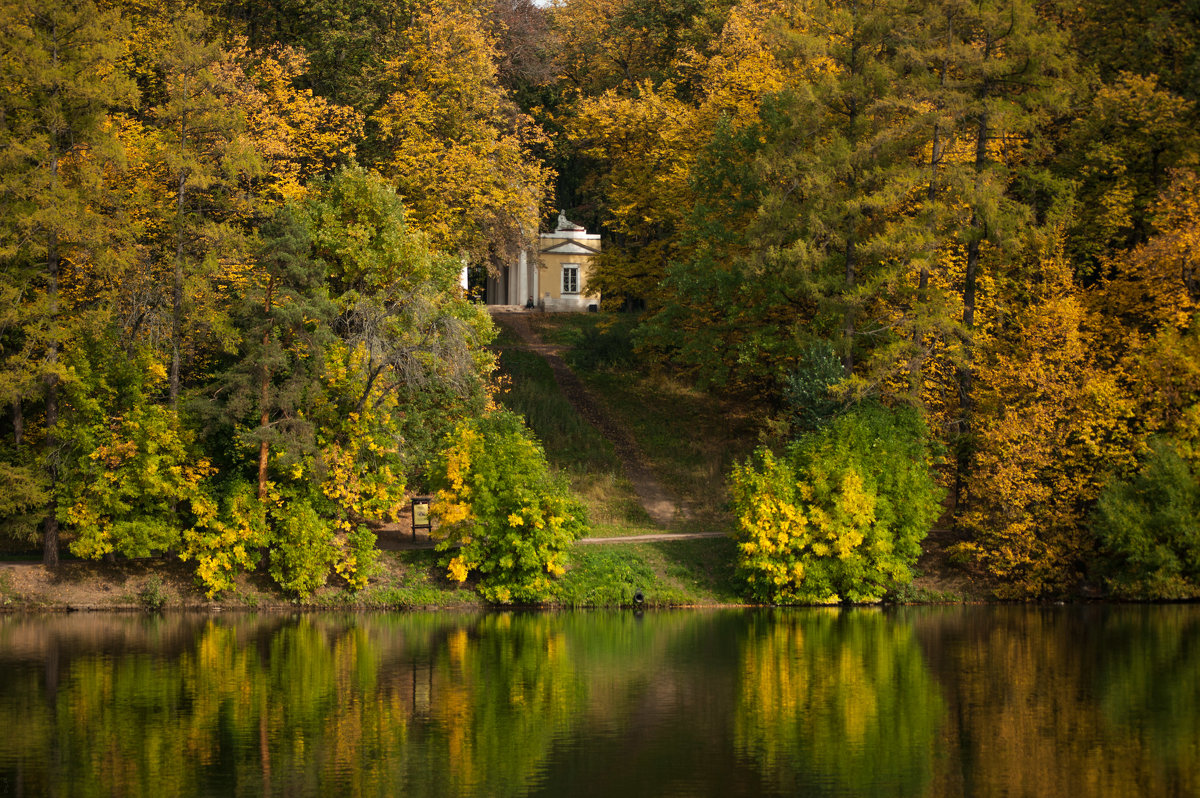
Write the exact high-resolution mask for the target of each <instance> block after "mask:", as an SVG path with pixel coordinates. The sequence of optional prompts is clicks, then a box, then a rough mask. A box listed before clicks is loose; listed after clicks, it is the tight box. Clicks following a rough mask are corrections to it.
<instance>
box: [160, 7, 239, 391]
mask: <svg viewBox="0 0 1200 798" xmlns="http://www.w3.org/2000/svg"><path fill="white" fill-rule="evenodd" d="M210 26H211V20H209V19H208V18H207V17H205V16H204V15H203V14H202V13H201V12H199V11H195V10H190V9H189V10H185V11H183V12H181V13H180V14H179V15H178V16H177V17H176V18H175V19H174V20H173V21H172V24H171V26H170V29H169V30H168V32H167V35H168V40H167V41H166V42H164V43H162V44H161V45H160V46H161V49H160V51H159V52H158V62H157V64H156V68H157V70H158V71H159V72H160V80H161V86H162V90H163V101H162V103H161V104H160V105H158V106H156V107H155V108H154V109H153V110H152V112H151V115H152V117H153V118H154V120H155V123H156V125H157V126H158V127H159V128H160V130H161V131H162V143H161V148H160V149H159V151H158V153H157V157H158V158H159V159H161V166H160V171H161V173H162V175H163V177H164V178H165V181H166V183H167V185H166V186H164V187H163V188H165V189H167V190H168V191H169V192H170V194H169V196H170V197H171V201H170V205H169V206H168V207H169V210H168V208H167V207H164V209H163V211H164V213H165V214H166V215H167V216H168V217H169V222H166V223H165V224H164V228H165V230H169V231H170V232H169V235H167V236H164V237H163V239H162V240H161V242H160V246H162V248H163V249H162V253H161V257H162V259H163V260H164V261H165V262H168V263H170V264H171V278H170V279H171V289H170V297H171V299H170V306H171V322H170V331H171V332H170V340H171V359H170V363H171V366H170V379H171V382H170V399H171V404H172V405H177V404H178V401H179V394H180V390H181V384H182V379H183V375H182V369H183V357H184V349H185V346H186V344H187V343H188V340H187V339H188V338H189V335H188V333H189V332H194V331H196V330H197V329H203V327H205V326H208V327H210V328H211V327H212V320H211V319H208V318H207V315H211V314H212V313H215V312H216V311H217V309H216V305H217V302H216V301H215V300H214V301H212V302H210V303H209V306H208V307H207V308H199V307H196V306H195V305H196V303H195V302H193V301H192V299H193V298H194V297H198V296H204V295H206V293H207V292H206V291H205V290H204V288H203V287H202V286H201V285H200V283H202V282H203V279H202V276H201V274H200V267H201V265H202V264H205V263H207V265H208V266H209V267H210V268H211V267H214V266H215V265H216V264H215V262H214V261H219V260H220V259H221V257H222V256H224V257H226V258H229V257H233V258H235V259H240V258H241V257H243V256H244V254H245V252H244V250H245V241H244V239H243V237H242V236H241V235H240V234H241V233H242V232H243V231H242V230H241V229H240V227H239V224H238V222H240V221H243V220H244V217H246V216H248V215H250V214H251V213H252V212H253V210H254V209H253V207H246V206H245V205H246V203H247V202H250V203H251V206H252V205H253V198H252V195H250V194H248V193H247V192H239V191H237V188H238V183H239V179H240V178H241V177H242V176H248V175H254V174H257V173H258V172H259V171H261V169H262V162H261V159H260V157H259V155H258V153H257V152H256V150H255V149H254V147H253V145H252V144H251V143H250V141H249V139H248V138H247V137H246V136H244V135H242V133H243V129H244V123H245V120H244V116H243V114H242V113H241V111H240V110H239V109H238V108H237V106H236V105H235V103H234V101H233V95H234V93H235V91H236V86H235V84H234V81H233V79H232V70H231V69H230V68H229V63H228V62H229V61H230V56H229V54H228V53H226V52H225V51H224V50H223V49H222V47H221V45H220V43H219V42H218V41H217V40H216V38H215V36H214V34H213V32H212V31H211V30H210ZM239 217H242V218H239ZM231 221H232V222H233V223H232V224H231V223H230V222H231ZM203 310H207V311H208V314H206V313H204V312H202V311H203Z"/></svg>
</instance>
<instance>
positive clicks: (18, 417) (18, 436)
mask: <svg viewBox="0 0 1200 798" xmlns="http://www.w3.org/2000/svg"><path fill="white" fill-rule="evenodd" d="M12 425H13V446H15V447H16V448H18V449H20V448H21V444H22V443H24V442H25V416H24V415H23V414H22V412H21V397H20V396H18V397H17V398H16V399H13V406H12Z"/></svg>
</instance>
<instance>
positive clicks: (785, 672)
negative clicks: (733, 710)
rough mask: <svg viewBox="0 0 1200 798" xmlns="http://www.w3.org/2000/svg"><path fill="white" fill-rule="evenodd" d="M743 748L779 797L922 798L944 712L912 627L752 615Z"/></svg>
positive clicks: (741, 699)
mask: <svg viewBox="0 0 1200 798" xmlns="http://www.w3.org/2000/svg"><path fill="white" fill-rule="evenodd" d="M742 659H743V662H742V666H741V669H742V679H741V682H740V686H739V691H738V711H737V715H736V718H735V722H734V729H735V736H736V739H737V742H738V745H739V746H740V747H741V748H742V749H743V750H745V751H746V752H747V754H748V755H750V756H752V757H753V758H754V760H755V762H756V763H757V765H758V767H759V768H760V769H761V770H762V772H763V776H764V778H765V779H766V780H767V781H768V783H770V784H771V785H772V786H774V787H776V788H777V789H779V791H781V792H785V793H788V794H806V795H813V794H815V795H823V794H833V795H858V796H868V795H887V796H907V795H923V794H925V793H926V791H927V789H928V787H929V783H930V780H931V778H932V771H933V751H934V740H935V737H936V735H937V730H938V725H939V722H940V720H941V717H942V712H943V707H942V701H941V697H940V695H939V692H938V688H937V685H936V684H935V683H934V681H933V679H932V678H931V677H930V674H929V671H928V669H927V668H926V667H925V663H924V658H923V656H922V654H921V649H920V646H919V645H918V644H917V642H916V639H915V637H914V634H913V630H912V627H911V626H910V625H909V624H907V623H904V622H902V621H900V620H898V619H896V618H895V617H893V616H889V615H885V614H884V613H883V612H881V611H878V610H847V611H843V610H836V609H831V610H814V611H803V612H797V611H789V612H777V613H773V614H763V615H757V616H755V617H754V618H753V619H752V621H751V622H750V624H749V634H748V635H747V637H746V641H745V644H744V645H743V655H742Z"/></svg>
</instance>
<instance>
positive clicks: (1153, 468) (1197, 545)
mask: <svg viewBox="0 0 1200 798" xmlns="http://www.w3.org/2000/svg"><path fill="white" fill-rule="evenodd" d="M1092 529H1093V531H1094V532H1095V533H1096V537H1097V540H1098V542H1099V544H1100V549H1101V555H1102V556H1101V575H1102V577H1103V578H1104V580H1105V582H1106V584H1107V586H1108V588H1109V589H1110V590H1111V591H1112V592H1113V593H1114V594H1115V595H1118V596H1121V597H1124V598H1147V599H1179V598H1195V597H1197V596H1200V473H1198V472H1197V469H1196V467H1195V466H1194V465H1191V464H1189V463H1188V462H1187V461H1186V460H1184V459H1183V458H1182V457H1180V456H1179V454H1178V452H1176V450H1175V447H1174V446H1173V445H1172V444H1171V443H1170V442H1168V441H1163V440H1159V441H1154V442H1152V444H1151V448H1150V452H1149V454H1148V455H1147V457H1146V460H1145V463H1144V464H1143V466H1142V469H1141V471H1140V472H1139V473H1138V474H1136V475H1135V476H1134V477H1133V478H1132V479H1130V480H1117V481H1114V482H1111V483H1110V484H1108V485H1107V486H1106V487H1105V488H1104V491H1103V492H1102V493H1101V494H1100V499H1099V501H1098V502H1097V503H1096V508H1095V510H1094V511H1093V513H1092Z"/></svg>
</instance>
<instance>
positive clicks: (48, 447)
mask: <svg viewBox="0 0 1200 798" xmlns="http://www.w3.org/2000/svg"><path fill="white" fill-rule="evenodd" d="M47 250H48V252H47V256H46V271H47V274H46V299H47V301H48V304H49V308H48V313H49V318H50V336H49V344H48V346H47V351H46V373H45V375H44V376H43V378H42V381H43V384H44V385H45V387H46V442H45V452H46V469H47V471H48V472H49V477H50V491H49V494H50V498H49V500H48V501H47V502H46V519H45V521H44V522H43V524H42V563H43V564H44V565H45V566H46V567H47V568H54V567H56V566H57V565H58V502H57V501H56V500H55V497H54V492H55V488H57V486H58V374H57V373H56V368H57V366H58V266H59V263H58V236H57V235H55V234H53V233H51V234H50V241H49V246H48V247H47Z"/></svg>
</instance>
